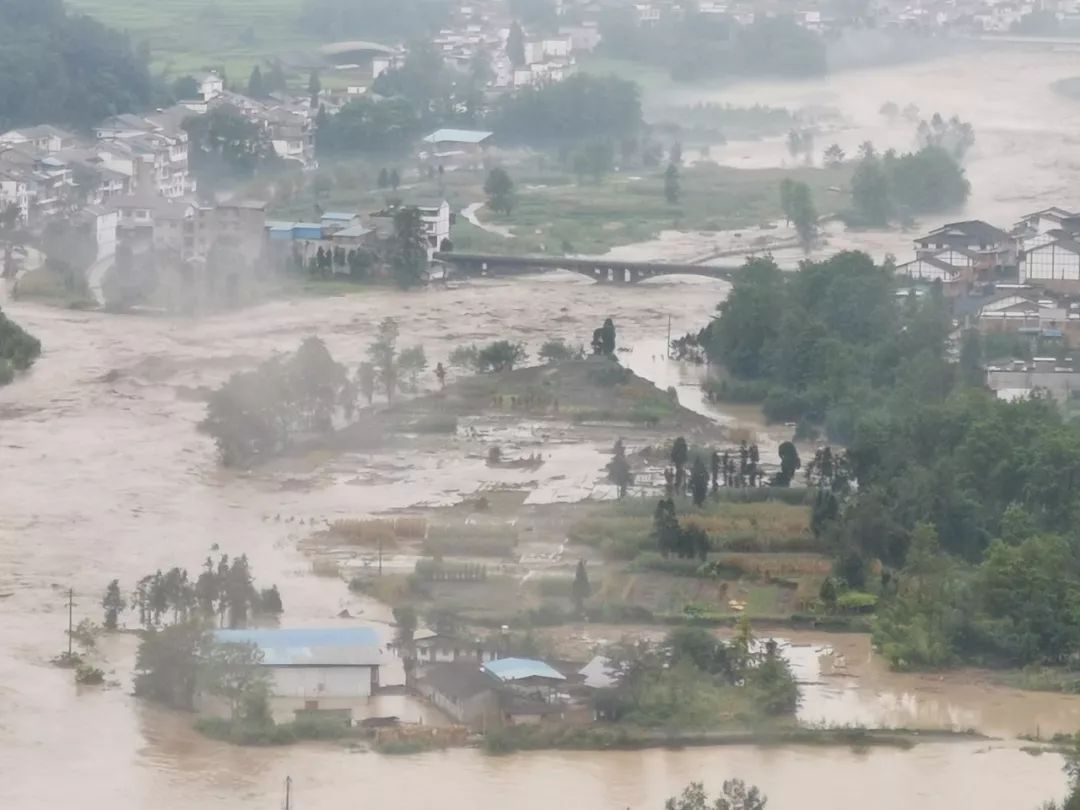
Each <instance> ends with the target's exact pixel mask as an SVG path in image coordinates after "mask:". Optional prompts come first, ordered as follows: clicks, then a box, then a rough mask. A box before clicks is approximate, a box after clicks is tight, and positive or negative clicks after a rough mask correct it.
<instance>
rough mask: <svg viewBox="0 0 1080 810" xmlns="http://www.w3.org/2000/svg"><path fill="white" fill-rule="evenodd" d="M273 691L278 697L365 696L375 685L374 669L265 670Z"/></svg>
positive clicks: (375, 673)
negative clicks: (267, 671)
mask: <svg viewBox="0 0 1080 810" xmlns="http://www.w3.org/2000/svg"><path fill="white" fill-rule="evenodd" d="M268 669H269V672H270V677H271V679H272V680H273V692H274V694H275V695H280V696H282V697H306V698H311V699H317V698H320V697H328V698H331V697H367V696H369V695H370V694H371V693H372V687H373V685H377V684H378V676H377V672H378V668H377V667H370V666H364V667H360V666H346V667H269V668H268ZM373 679H374V683H373Z"/></svg>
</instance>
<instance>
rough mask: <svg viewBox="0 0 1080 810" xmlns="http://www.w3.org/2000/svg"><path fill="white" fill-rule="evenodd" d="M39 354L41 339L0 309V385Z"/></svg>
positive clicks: (10, 379) (7, 381)
mask: <svg viewBox="0 0 1080 810" xmlns="http://www.w3.org/2000/svg"><path fill="white" fill-rule="evenodd" d="M40 355H41V341H39V340H38V339H37V338H36V337H34V336H33V335H31V334H30V333H29V332H27V331H26V330H25V329H23V328H22V327H21V326H19V325H18V324H17V323H15V321H13V320H11V319H10V318H9V317H8V316H7V315H5V314H4V312H3V311H2V310H0V385H6V384H7V383H9V382H11V381H12V380H13V379H15V373H16V372H18V371H26V370H27V369H28V368H30V366H32V365H33V364H34V361H35V360H37V359H38V357H39V356H40Z"/></svg>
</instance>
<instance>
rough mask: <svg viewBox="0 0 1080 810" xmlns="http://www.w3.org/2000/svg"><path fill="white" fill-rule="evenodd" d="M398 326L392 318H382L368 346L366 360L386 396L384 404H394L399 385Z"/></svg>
mask: <svg viewBox="0 0 1080 810" xmlns="http://www.w3.org/2000/svg"><path fill="white" fill-rule="evenodd" d="M397 339H398V325H397V321H395V320H394V319H393V318H383V320H382V322H381V323H380V324H379V331H378V333H377V334H376V336H375V340H374V341H372V343H371V345H369V346H368V350H367V353H368V360H369V363H370V368H371V369H372V371H373V372H374V381H375V382H376V383H377V384H378V386H379V387H380V388H381V389H382V391H383V393H384V394H385V395H386V404H387V405H391V404H393V402H394V394H396V393H397V390H398V386H399V384H400V371H399V369H398V351H397ZM361 386H363V382H361Z"/></svg>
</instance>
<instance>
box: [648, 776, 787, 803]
mask: <svg viewBox="0 0 1080 810" xmlns="http://www.w3.org/2000/svg"><path fill="white" fill-rule="evenodd" d="M768 801H769V800H768V799H766V798H765V796H764V795H762V793H761V791H760V790H758V789H757V788H756V787H754V786H752V785H751V786H750V787H749V788H748V787H747V786H746V783H745V782H743V780H742V779H725V780H724V784H723V786H722V787H721V789H720V795H719V796H717V797H716V800H715V801H711V800H710V799H709V796H708V794H707V793H706V792H705V787H704V786H703V785H702V784H701V783H700V782H691V783H690V785H689V786H688V787H687V788H686V789H685V790H683V792H682V793H681V794H680V795H679V796H672V797H671V798H670V799H668V800H667V801H666V802H664V810H765V805H766V804H768Z"/></svg>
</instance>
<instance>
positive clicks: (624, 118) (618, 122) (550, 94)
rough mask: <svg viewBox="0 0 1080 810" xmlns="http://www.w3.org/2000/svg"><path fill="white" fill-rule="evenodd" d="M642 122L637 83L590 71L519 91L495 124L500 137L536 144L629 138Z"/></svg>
mask: <svg viewBox="0 0 1080 810" xmlns="http://www.w3.org/2000/svg"><path fill="white" fill-rule="evenodd" d="M641 124H642V120H641V98H640V92H639V90H638V87H637V85H635V84H634V83H633V82H629V81H626V80H625V79H620V78H617V77H615V76H606V77H598V76H591V75H589V74H587V73H576V74H574V75H573V76H570V77H569V78H567V79H565V80H563V81H561V82H554V83H551V84H541V85H537V86H529V87H526V88H524V89H521V90H518V91H517V92H515V93H514V94H513V95H511V96H509V97H507V98H506V99H505V100H504V101H503V102H502V104H501V106H500V107H499V108H498V109H497V110H496V111H495V112H494V113H493V120H492V122H491V125H492V127H493V129H494V131H495V134H496V135H497V136H498V137H499V138H500V139H501V140H504V141H508V142H516V143H532V144H536V143H550V142H559V141H580V140H585V139H589V138H623V137H629V136H631V135H633V134H634V133H635V132H636V131H637V130H638V129H639V128H640V126H641Z"/></svg>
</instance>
